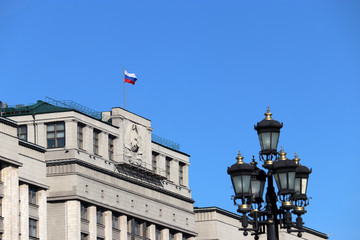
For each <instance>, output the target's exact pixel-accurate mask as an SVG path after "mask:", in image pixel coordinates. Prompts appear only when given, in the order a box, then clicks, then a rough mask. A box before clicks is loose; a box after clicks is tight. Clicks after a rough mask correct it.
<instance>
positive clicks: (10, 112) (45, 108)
mask: <svg viewBox="0 0 360 240" xmlns="http://www.w3.org/2000/svg"><path fill="white" fill-rule="evenodd" d="M71 110H73V109H70V108H64V107H58V106H54V105H51V104H49V103H47V102H44V101H41V100H38V101H37V102H36V103H35V104H31V105H27V106H25V105H16V106H15V107H14V106H9V107H6V108H1V113H2V116H4V117H8V116H19V115H32V114H38V113H53V112H64V111H71Z"/></svg>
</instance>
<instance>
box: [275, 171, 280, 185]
mask: <svg viewBox="0 0 360 240" xmlns="http://www.w3.org/2000/svg"><path fill="white" fill-rule="evenodd" d="M274 177H275V181H276V185H277V186H278V188H279V189H280V185H279V184H280V182H279V175H278V174H277V173H275V174H274Z"/></svg>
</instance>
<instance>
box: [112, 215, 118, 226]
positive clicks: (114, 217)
mask: <svg viewBox="0 0 360 240" xmlns="http://www.w3.org/2000/svg"><path fill="white" fill-rule="evenodd" d="M112 227H113V228H115V229H119V216H118V215H116V214H113V215H112Z"/></svg>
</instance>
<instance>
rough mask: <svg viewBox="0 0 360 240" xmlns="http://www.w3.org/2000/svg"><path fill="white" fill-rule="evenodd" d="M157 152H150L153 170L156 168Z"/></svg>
mask: <svg viewBox="0 0 360 240" xmlns="http://www.w3.org/2000/svg"><path fill="white" fill-rule="evenodd" d="M158 155H159V154H158V153H157V152H152V169H153V171H154V172H156V170H157V156H158Z"/></svg>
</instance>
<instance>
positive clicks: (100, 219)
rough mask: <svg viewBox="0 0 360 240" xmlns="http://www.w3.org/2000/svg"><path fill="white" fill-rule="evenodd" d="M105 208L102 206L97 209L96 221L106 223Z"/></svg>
mask: <svg viewBox="0 0 360 240" xmlns="http://www.w3.org/2000/svg"><path fill="white" fill-rule="evenodd" d="M103 213H104V210H102V209H101V208H98V209H96V223H97V224H101V225H104V217H103Z"/></svg>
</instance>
